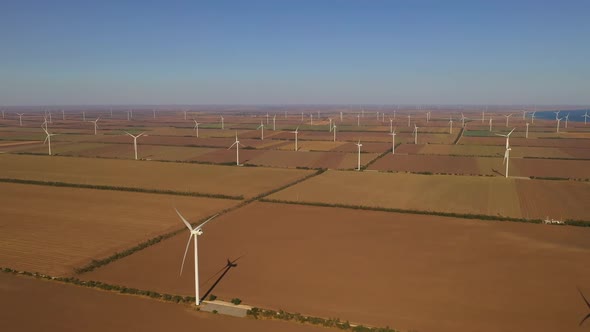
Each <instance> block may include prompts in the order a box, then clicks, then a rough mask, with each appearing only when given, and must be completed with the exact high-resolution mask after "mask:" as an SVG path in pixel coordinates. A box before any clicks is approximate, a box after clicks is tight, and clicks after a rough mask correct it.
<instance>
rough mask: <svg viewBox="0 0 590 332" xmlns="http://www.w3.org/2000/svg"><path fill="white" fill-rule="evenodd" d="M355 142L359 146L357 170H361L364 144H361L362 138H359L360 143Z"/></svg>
mask: <svg viewBox="0 0 590 332" xmlns="http://www.w3.org/2000/svg"><path fill="white" fill-rule="evenodd" d="M355 144H356V146H358V148H359V157H358V167H357V169H356V170H357V171H360V170H361V146H363V145H362V144H361V141H360V140H359V142H358V143H355Z"/></svg>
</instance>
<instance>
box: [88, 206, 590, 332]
mask: <svg viewBox="0 0 590 332" xmlns="http://www.w3.org/2000/svg"><path fill="white" fill-rule="evenodd" d="M189 217H190V216H189ZM589 237H590V229H585V228H573V227H557V226H549V225H533V224H520V223H502V222H483V221H478V220H464V219H456V218H443V217H436V216H418V215H406V214H396V213H386V212H375V211H360V210H349V209H337V208H322V207H311V206H294V205H283V204H271V203H254V204H251V205H249V206H246V207H244V208H242V209H239V210H234V211H232V212H230V213H228V214H226V215H223V216H222V217H220V218H219V219H217V220H216V221H215V222H214V223H211V224H210V225H208V226H207V228H206V229H205V234H204V235H203V236H202V237H200V238H199V260H200V277H201V281H202V283H201V285H202V286H201V289H202V292H203V293H204V292H205V291H206V290H208V289H209V288H210V286H211V285H212V284H213V282H214V281H215V279H216V275H215V272H216V271H218V270H219V269H221V268H223V266H224V265H225V262H226V259H227V258H230V259H235V258H238V257H240V256H241V258H240V260H239V261H237V263H238V266H237V267H235V268H233V269H232V270H231V271H229V273H228V274H227V275H226V276H225V277H224V279H222V280H221V281H220V283H219V284H218V285H217V287H216V288H215V289H214V290H213V291H212V293H213V294H216V295H218V296H220V297H221V298H226V299H230V298H233V297H239V298H240V299H242V300H244V301H245V302H246V303H249V304H253V305H258V306H262V307H271V308H275V309H279V308H281V309H284V310H288V311H291V312H304V313H307V314H312V315H318V316H324V317H340V318H341V319H348V320H351V321H356V322H363V323H366V324H374V325H378V326H384V325H389V326H391V327H395V328H397V329H402V330H418V331H443V332H444V331H449V332H451V331H452V332H457V331H509V330H517V331H577V330H578V329H579V328H578V327H577V324H578V322H579V320H580V319H581V318H582V317H583V316H584V315H585V314H586V313H587V310H586V307H585V305H584V303H583V302H582V300H581V298H580V296H579V294H578V293H577V290H576V288H575V285H581V286H582V287H586V288H588V287H590V286H589V285H588V280H589V279H590V265H588V264H586V261H587V258H588V255H589V254H590V241H588V238H589ZM186 240H187V234H182V235H179V236H176V237H174V238H172V239H170V240H166V241H163V242H161V243H159V244H157V245H155V246H153V247H150V248H148V249H146V250H143V251H141V252H138V253H136V254H134V255H131V256H129V257H126V258H124V259H122V260H120V261H117V262H114V263H112V264H110V265H107V266H105V267H103V268H100V269H98V270H95V271H93V272H91V273H88V274H85V275H83V276H82V277H83V278H86V279H89V280H101V281H105V282H110V283H115V284H123V285H128V286H132V287H138V288H141V289H152V290H156V291H160V292H171V293H178V294H185V295H190V294H193V292H194V284H193V274H191V273H190V271H192V261H193V259H192V256H189V257H190V259H188V260H187V263H188V265H187V266H185V269H186V270H185V272H186V274H183V276H182V277H179V276H178V270H179V267H180V262H181V259H182V253H183V251H184V246H185V244H186ZM138 272H139V273H138Z"/></svg>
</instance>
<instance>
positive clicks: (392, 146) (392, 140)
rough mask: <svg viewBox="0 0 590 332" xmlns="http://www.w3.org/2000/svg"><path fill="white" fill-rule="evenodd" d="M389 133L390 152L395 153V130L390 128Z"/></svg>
mask: <svg viewBox="0 0 590 332" xmlns="http://www.w3.org/2000/svg"><path fill="white" fill-rule="evenodd" d="M389 135H391V154H395V135H397V134H396V133H395V130H392V131H391V133H390V134H389Z"/></svg>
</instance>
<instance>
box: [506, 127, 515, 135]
mask: <svg viewBox="0 0 590 332" xmlns="http://www.w3.org/2000/svg"><path fill="white" fill-rule="evenodd" d="M514 129H516V128H512V130H511V131H510V132H509V133H508V135H506V136H510V135H511V134H512V132H513V131H514Z"/></svg>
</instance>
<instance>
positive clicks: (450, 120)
mask: <svg viewBox="0 0 590 332" xmlns="http://www.w3.org/2000/svg"><path fill="white" fill-rule="evenodd" d="M452 133H453V117H451V118H450V119H449V134H452Z"/></svg>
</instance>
